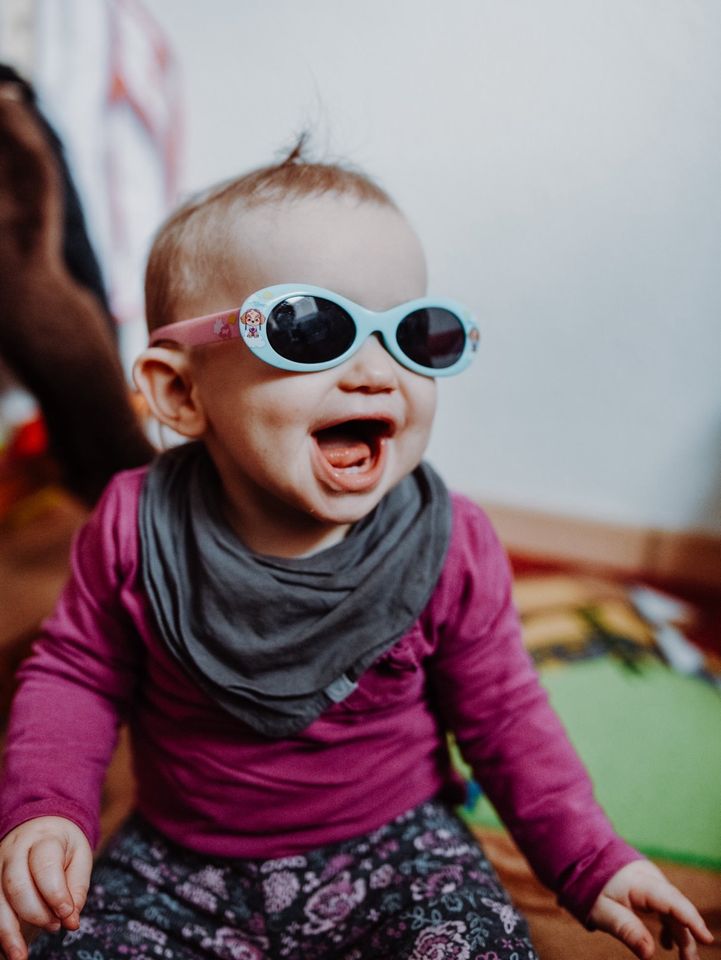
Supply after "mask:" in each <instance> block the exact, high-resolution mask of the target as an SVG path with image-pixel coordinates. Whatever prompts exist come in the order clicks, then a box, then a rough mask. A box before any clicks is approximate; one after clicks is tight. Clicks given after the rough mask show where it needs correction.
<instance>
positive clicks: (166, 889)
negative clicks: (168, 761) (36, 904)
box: [30, 818, 270, 960]
mask: <svg viewBox="0 0 721 960" xmlns="http://www.w3.org/2000/svg"><path fill="white" fill-rule="evenodd" d="M229 864H230V861H224V860H213V861H209V860H208V859H206V858H203V857H202V856H199V855H197V854H195V853H193V852H192V851H189V850H185V849H184V848H181V847H179V846H177V845H175V844H173V843H170V842H169V841H167V840H166V839H165V838H164V837H163V836H162V835H161V834H159V833H157V832H156V831H155V830H153V829H152V828H151V827H149V826H148V825H147V824H145V823H143V822H142V821H141V820H139V819H137V818H133V819H131V820H130V821H129V822H128V823H127V824H126V825H125V826H124V827H123V828H122V829H121V831H120V833H119V834H118V835H117V836H116V838H115V839H114V840H113V841H112V843H111V844H110V845H109V847H108V849H107V850H106V851H105V852H104V853H103V855H102V856H101V857H100V858H99V859H98V862H97V864H96V865H95V868H94V870H93V878H92V883H91V890H90V895H89V897H88V902H87V904H86V906H85V908H84V910H83V912H82V914H81V922H80V929H79V930H76V931H72V932H68V931H60V932H59V933H57V934H43V935H41V936H40V937H39V938H38V939H37V940H36V941H35V943H33V945H32V947H31V949H30V957H31V960H61V958H63V960H67V958H73V957H75V958H78V960H121V958H127V960H155V958H157V960H207V958H208V957H218V958H228V957H238V958H242V960H264V958H267V957H269V956H270V955H269V954H268V952H267V950H266V947H267V942H266V938H265V936H264V921H263V918H262V916H260V914H259V912H258V909H257V904H256V903H254V901H258V899H259V898H258V896H257V895H256V894H255V893H254V889H255V888H257V886H258V884H257V883H256V881H255V873H256V872H257V867H255V866H254V864H253V863H252V862H250V863H244V864H243V865H242V867H241V868H239V867H238V865H237V863H236V866H235V867H234V868H233V869H231V867H230V866H229Z"/></svg>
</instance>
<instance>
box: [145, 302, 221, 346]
mask: <svg viewBox="0 0 721 960" xmlns="http://www.w3.org/2000/svg"><path fill="white" fill-rule="evenodd" d="M239 312H240V311H238V310H223V311H222V313H209V314H207V316H205V317H195V319H193V320H180V321H178V322H177V323H168V324H166V325H165V326H164V327H157V329H155V330H153V331H152V332H151V334H150V346H151V347H152V346H154V345H155V344H156V343H159V342H160V341H161V340H175V342H176V343H181V344H183V346H185V347H198V346H201V345H202V344H204V343H215V342H216V341H219V340H229V339H230V338H231V337H239V336H240V323H239V322H238V314H239Z"/></svg>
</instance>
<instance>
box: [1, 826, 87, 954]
mask: <svg viewBox="0 0 721 960" xmlns="http://www.w3.org/2000/svg"><path fill="white" fill-rule="evenodd" d="M92 865H93V855H92V851H91V849H90V844H89V843H88V841H87V839H86V837H85V834H84V833H83V831H82V830H81V829H80V827H78V826H76V825H75V824H74V823H72V821H70V820H66V819H65V818H64V817H37V818H36V819H35V820H27V821H26V822H25V823H21V824H20V826H19V827H15V829H14V830H11V831H10V833H8V834H7V836H5V837H4V838H3V840H2V843H0V873H1V875H2V880H1V881H0V948H1V949H2V951H3V952H4V954H5V956H6V957H7V958H8V960H24V958H25V957H27V944H26V943H25V938H24V937H23V933H22V930H23V929H26V928H27V925H28V924H29V925H31V927H42V928H43V929H45V930H53V931H54V930H59V929H60V927H61V926H63V927H65V928H66V929H67V930H77V928H78V926H79V925H80V911H81V910H82V908H83V906H84V905H85V898H86V896H87V893H88V886H89V884H90V871H91V869H92ZM21 925H22V926H21Z"/></svg>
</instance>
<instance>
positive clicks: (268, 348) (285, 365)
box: [150, 283, 480, 377]
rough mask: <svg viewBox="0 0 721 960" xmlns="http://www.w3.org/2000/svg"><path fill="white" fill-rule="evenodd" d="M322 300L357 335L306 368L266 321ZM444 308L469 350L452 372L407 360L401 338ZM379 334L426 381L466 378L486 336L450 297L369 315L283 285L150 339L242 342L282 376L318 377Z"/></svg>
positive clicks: (313, 291)
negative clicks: (283, 349)
mask: <svg viewBox="0 0 721 960" xmlns="http://www.w3.org/2000/svg"><path fill="white" fill-rule="evenodd" d="M303 296H308V297H320V298H322V299H324V300H329V301H331V302H332V303H335V304H337V305H338V306H339V307H341V308H342V309H343V310H345V312H346V313H347V314H349V316H350V317H351V319H352V320H353V322H354V324H355V328H356V335H355V337H354V339H353V342H352V343H351V345H350V346H349V347H348V349H347V350H345V351H344V352H343V353H342V354H341V355H340V356H338V357H334V358H333V359H332V360H324V361H322V362H320V363H301V362H299V361H297V360H287V359H286V358H285V357H283V356H281V354H279V353H277V352H276V351H275V350H274V349H273V347H272V345H271V344H270V342H269V340H268V338H267V337H266V336H265V334H264V332H263V327H264V325H265V322H266V318H267V317H268V316H270V314H271V312H272V311H273V310H274V309H275V307H277V306H278V304H280V303H282V302H283V300H287V299H289V298H291V297H303ZM424 307H426V308H428V307H438V308H439V309H442V310H448V311H450V312H451V313H453V314H454V315H455V316H456V317H457V318H458V320H459V322H460V324H461V326H462V327H463V331H464V334H465V344H464V346H463V351H462V353H461V355H460V356H459V358H458V359H457V360H456V361H455V362H454V363H452V364H451V365H450V366H448V367H424V366H423V365H422V364H419V363H416V362H415V361H414V360H412V359H411V358H410V357H409V356H407V355H406V354H405V353H404V352H403V351H402V350H401V348H400V346H399V345H398V340H397V338H396V333H397V330H398V327H399V325H400V323H401V321H402V320H403V319H405V317H407V316H408V315H409V314H411V313H413V312H414V311H416V310H420V309H422V308H424ZM374 333H380V335H381V337H382V338H383V344H384V346H385V348H386V350H388V352H389V353H390V354H391V356H392V357H393V358H394V359H395V360H397V361H398V362H399V363H401V364H402V365H403V366H404V367H407V369H409V370H412V371H413V372H414V373H419V374H421V375H422V376H426V377H428V376H431V377H449V376H453V375H454V374H456V373H460V372H461V371H462V370H465V368H466V367H467V366H468V364H469V363H470V362H471V360H472V359H473V355H474V354H475V353H476V351H477V349H478V343H479V340H480V331H479V329H478V325H477V323H476V322H475V320H474V318H473V317H472V315H471V313H470V311H469V310H468V308H467V307H464V306H463V305H462V304H460V303H458V302H457V301H455V300H449V299H447V298H445V297H419V298H417V299H416V300H409V301H407V302H406V303H400V304H398V305H397V306H395V307H391V309H390V310H383V311H381V312H376V311H374V310H367V309H366V308H365V307H362V306H361V305H360V304H358V303H354V302H353V301H352V300H348V299H347V298H346V297H342V296H341V295H340V294H338V293H334V292H333V291H332V290H326V289H325V288H324V287H315V286H313V285H311V284H307V283H280V284H275V285H274V286H270V287H265V288H263V289H262V290H258V291H256V292H255V293H252V294H251V295H250V296H249V297H247V298H246V300H245V301H244V302H243V305H242V306H241V307H240V308H236V309H234V310H222V311H220V312H219V313H210V314H207V315H206V316H203V317H194V318H193V319H191V320H179V321H177V322H176V323H169V324H166V325H165V326H163V327H158V328H157V329H155V330H153V331H152V332H151V334H150V346H155V345H157V344H158V343H160V342H161V341H162V340H173V341H175V342H176V343H179V344H182V345H183V346H188V347H195V346H201V345H203V344H208V343H220V342H223V341H226V340H231V339H242V340H243V341H244V342H245V344H246V346H247V347H248V348H249V349H250V350H251V351H252V352H253V353H254V354H255V355H256V356H257V357H259V358H260V359H261V360H264V361H265V362H266V363H268V364H270V365H271V366H273V367H277V368H279V369H280V370H289V371H292V372H294V373H312V372H314V371H319V370H329V369H330V368H331V367H337V366H339V365H340V364H341V363H344V362H345V361H346V360H347V359H348V358H349V357H352V356H353V354H354V353H355V352H356V351H357V350H359V349H360V348H361V346H362V345H363V344H364V343H365V341H366V340H367V339H368V337H370V336H371V335H372V334H374Z"/></svg>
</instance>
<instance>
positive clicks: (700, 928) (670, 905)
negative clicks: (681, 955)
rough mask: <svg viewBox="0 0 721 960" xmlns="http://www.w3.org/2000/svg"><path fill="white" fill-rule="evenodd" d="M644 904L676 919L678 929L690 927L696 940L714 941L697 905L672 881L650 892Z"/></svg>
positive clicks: (649, 908) (671, 919)
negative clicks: (672, 883) (673, 884)
mask: <svg viewBox="0 0 721 960" xmlns="http://www.w3.org/2000/svg"><path fill="white" fill-rule="evenodd" d="M643 906H644V907H645V908H646V909H648V910H655V911H657V912H658V913H661V914H665V915H666V916H668V918H669V920H670V921H675V925H676V927H677V928H678V929H680V928H681V927H684V928H685V927H688V930H689V931H690V932H691V934H692V937H695V938H696V940H701V941H702V942H703V943H712V942H713V935H712V933H711V931H710V930H709V928H708V927H707V926H706V924H705V922H704V919H703V917H702V916H701V914H700V913H699V912H698V910H697V909H696V907H694V905H693V904H692V903H691V901H690V900H687V899H686V897H684V895H683V894H682V893H681V891H680V890H677V889H676V887H674V886H672V885H671V884H670V883H664V884H663V886H661V887H660V888H659V889H657V890H653V891H651V892H649V893H648V895H647V897H646V902H645V904H644V905H643ZM676 942H677V943H678V941H676Z"/></svg>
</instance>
